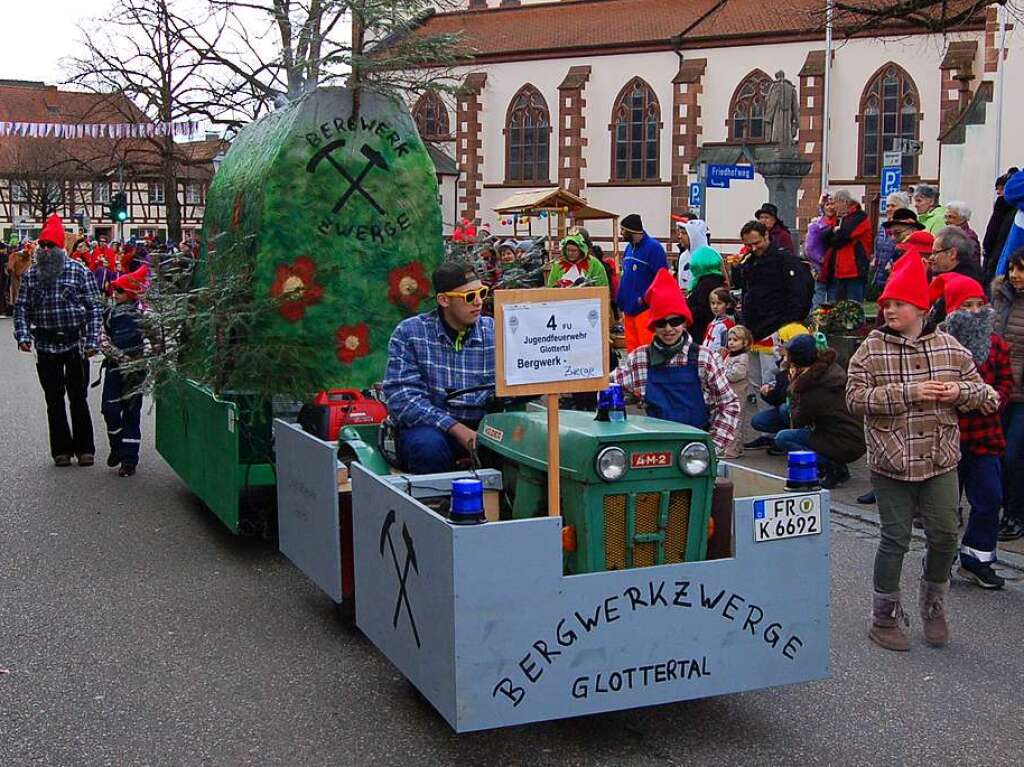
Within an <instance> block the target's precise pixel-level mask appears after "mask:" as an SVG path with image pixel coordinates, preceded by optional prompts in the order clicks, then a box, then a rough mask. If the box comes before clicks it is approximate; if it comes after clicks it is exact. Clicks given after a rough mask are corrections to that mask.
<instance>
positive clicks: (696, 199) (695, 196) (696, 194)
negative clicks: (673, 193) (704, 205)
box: [690, 182, 700, 208]
mask: <svg viewBox="0 0 1024 767" xmlns="http://www.w3.org/2000/svg"><path fill="white" fill-rule="evenodd" d="M690 207H691V208H699V207H700V184H699V183H697V182H694V183H692V184H690Z"/></svg>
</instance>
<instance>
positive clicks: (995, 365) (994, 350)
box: [932, 272, 1013, 589]
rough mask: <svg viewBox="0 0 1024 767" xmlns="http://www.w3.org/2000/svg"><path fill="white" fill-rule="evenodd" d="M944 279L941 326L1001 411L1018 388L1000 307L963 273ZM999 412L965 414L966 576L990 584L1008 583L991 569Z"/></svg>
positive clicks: (999, 500) (999, 477) (1000, 444)
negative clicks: (997, 328)
mask: <svg viewBox="0 0 1024 767" xmlns="http://www.w3.org/2000/svg"><path fill="white" fill-rule="evenodd" d="M936 284H939V285H940V286H941V288H942V291H943V297H944V298H945V302H946V311H947V312H948V314H947V315H946V320H945V322H944V323H943V325H942V329H943V330H945V331H946V332H947V333H949V334H950V335H951V336H953V338H955V339H956V340H957V341H959V342H960V344H961V345H962V346H963V347H964V348H965V349H967V351H969V352H970V353H971V357H972V358H973V359H974V364H975V365H977V366H978V373H979V374H980V375H981V378H982V380H983V381H985V383H987V384H988V385H989V386H991V387H992V388H994V389H995V390H996V392H997V393H998V394H999V410H1000V413H1001V412H1002V411H1003V410H1005V409H1006V406H1007V404H1008V403H1009V401H1010V393H1011V392H1012V391H1013V371H1012V370H1011V369H1010V347H1009V346H1008V345H1007V343H1006V341H1005V340H1003V338H1002V337H1001V336H999V335H998V334H996V333H995V332H993V329H992V328H993V325H994V323H995V312H994V311H993V309H992V307H991V306H989V304H988V299H987V298H986V297H985V291H984V290H983V289H982V287H981V285H980V284H979V283H978V282H977V281H976V280H972V279H971V278H970V277H967V276H965V275H962V274H957V273H955V272H946V273H945V274H943V275H941V276H939V277H936V278H935V279H934V280H932V285H933V286H934V285H936ZM1000 413H987V412H982V411H980V410H972V411H970V412H968V413H964V412H961V413H960V454H961V456H960V465H959V467H958V474H959V477H960V487H961V488H962V489H963V491H964V493H966V495H967V501H968V502H969V503H970V504H971V516H970V518H969V519H968V521H967V529H966V530H965V531H964V537H963V540H962V541H961V542H960V568H959V570H958V571H957V572H958V573H959V574H960V576H961V577H963V578H964V579H965V580H968V581H970V582H971V583H975V584H977V585H978V586H981V587H982V588H985V589H1001V588H1002V587H1003V585H1004V583H1005V581H1004V580H1003V578H1001V577H1000V576H999V575H998V574H996V572H995V571H994V570H993V569H992V565H993V564H994V563H995V561H996V545H997V540H998V536H999V509H1000V508H1001V507H1002V505H1003V472H1002V461H1003V459H1002V456H1003V453H1004V452H1005V450H1006V437H1005V436H1004V435H1003V424H1002V419H1001V417H1000Z"/></svg>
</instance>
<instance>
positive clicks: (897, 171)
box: [878, 167, 903, 211]
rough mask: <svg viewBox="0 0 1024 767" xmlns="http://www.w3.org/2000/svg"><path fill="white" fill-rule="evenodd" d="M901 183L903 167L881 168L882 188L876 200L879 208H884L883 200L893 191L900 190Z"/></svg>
mask: <svg viewBox="0 0 1024 767" xmlns="http://www.w3.org/2000/svg"><path fill="white" fill-rule="evenodd" d="M902 183H903V169H902V168H899V167H895V168H882V189H881V192H882V194H881V198H880V199H879V201H878V208H879V210H882V211H884V210H885V201H886V199H887V198H888V197H889V195H890V194H892V193H893V192H898V191H899V190H900V185H901V184H902Z"/></svg>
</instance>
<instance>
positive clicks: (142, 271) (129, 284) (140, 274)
mask: <svg viewBox="0 0 1024 767" xmlns="http://www.w3.org/2000/svg"><path fill="white" fill-rule="evenodd" d="M148 276H149V267H148V266H146V265H145V264H143V265H142V266H140V267H139V268H138V269H136V270H135V271H134V272H128V273H127V274H122V275H121V276H120V277H118V278H117V279H116V280H114V281H113V282H111V283H110V287H111V288H112V289H114V290H118V289H121V290H123V291H124V292H125V293H128V294H129V295H131V296H132V297H133V298H134V297H135V296H137V295H138V294H139V293H141V292H142V291H143V290H144V289H145V287H146V278H147V277H148Z"/></svg>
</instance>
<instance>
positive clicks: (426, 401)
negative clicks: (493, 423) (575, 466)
mask: <svg viewBox="0 0 1024 767" xmlns="http://www.w3.org/2000/svg"><path fill="white" fill-rule="evenodd" d="M433 284H434V292H435V294H436V296H437V304H438V306H437V310H436V311H433V312H428V313H426V314H420V315H418V316H416V317H409V318H408V319H406V320H403V321H402V322H401V323H399V325H398V327H396V328H395V331H394V333H393V334H392V335H391V341H390V343H389V344H388V366H387V371H386V372H385V374H384V381H383V389H384V396H385V398H386V400H387V406H388V411H389V412H390V415H391V418H392V419H393V420H394V421H395V423H396V424H397V425H398V427H399V432H398V458H399V462H400V464H401V466H402V469H403V470H405V471H408V472H414V473H417V474H436V473H440V472H446V471H452V470H453V469H454V468H455V462H456V460H457V459H458V458H460V457H462V456H465V455H467V454H469V453H470V452H471V451H473V450H475V449H476V428H477V426H478V425H479V423H480V420H481V419H482V418H483V417H484V414H485V413H486V408H487V403H488V402H489V401H490V399H491V398H492V396H493V395H494V389H493V387H494V319H493V318H491V317H481V316H480V311H481V309H482V308H483V300H484V298H485V297H486V295H487V292H488V289H487V288H486V287H485V286H484V285H483V283H482V282H481V281H480V279H479V278H478V277H477V275H476V274H475V273H474V272H473V271H472V270H471V269H470V270H469V271H467V267H466V266H465V265H462V264H458V263H455V262H450V261H449V262H446V263H444V264H441V266H439V267H438V268H437V269H436V270H435V271H434V274H433ZM475 386H481V387H487V388H486V389H482V390H481V391H476V392H472V393H468V394H465V395H463V396H461V397H459V398H458V399H457V400H456V401H454V402H449V401H448V395H449V394H450V393H451V392H453V391H456V390H458V389H467V388H470V387H475Z"/></svg>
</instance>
